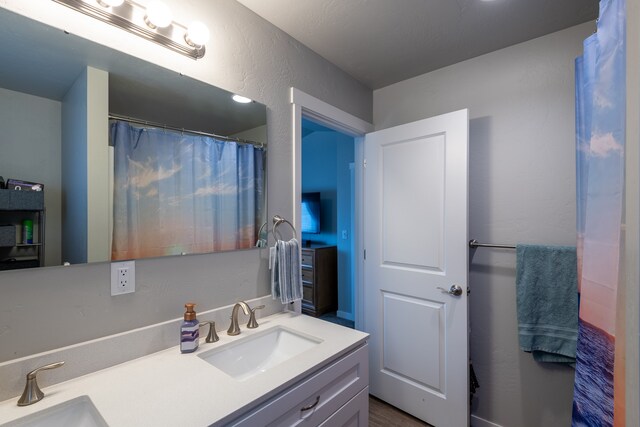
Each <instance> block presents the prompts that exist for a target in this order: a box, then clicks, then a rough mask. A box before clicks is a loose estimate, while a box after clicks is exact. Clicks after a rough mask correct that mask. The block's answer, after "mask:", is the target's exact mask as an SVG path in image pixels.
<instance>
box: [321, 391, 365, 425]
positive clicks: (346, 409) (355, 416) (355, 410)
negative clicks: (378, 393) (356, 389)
mask: <svg viewBox="0 0 640 427" xmlns="http://www.w3.org/2000/svg"><path fill="white" fill-rule="evenodd" d="M368 425H369V387H365V389H364V390H362V391H361V392H360V393H358V395H357V396H356V397H354V398H353V399H351V400H350V401H349V403H347V404H346V405H344V406H343V407H342V408H340V409H339V410H338V412H336V413H335V414H333V415H331V416H330V417H329V418H328V419H327V420H326V421H325V422H323V423H322V424H320V427H367V426H368Z"/></svg>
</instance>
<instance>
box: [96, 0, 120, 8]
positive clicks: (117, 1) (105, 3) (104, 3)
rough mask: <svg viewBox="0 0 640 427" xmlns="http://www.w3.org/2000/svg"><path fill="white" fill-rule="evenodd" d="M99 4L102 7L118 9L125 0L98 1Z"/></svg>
mask: <svg viewBox="0 0 640 427" xmlns="http://www.w3.org/2000/svg"><path fill="white" fill-rule="evenodd" d="M97 2H98V4H99V5H100V6H102V7H118V6H120V5H121V4H122V3H124V0H97Z"/></svg>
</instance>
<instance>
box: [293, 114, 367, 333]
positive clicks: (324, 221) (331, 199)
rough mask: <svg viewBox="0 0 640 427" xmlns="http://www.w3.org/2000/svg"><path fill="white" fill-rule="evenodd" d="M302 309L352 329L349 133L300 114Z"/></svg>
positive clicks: (352, 145)
mask: <svg viewBox="0 0 640 427" xmlns="http://www.w3.org/2000/svg"><path fill="white" fill-rule="evenodd" d="M301 155H302V170H301V172H302V182H301V185H302V187H301V191H302V193H301V226H300V230H301V239H302V241H301V243H302V248H303V249H302V253H303V257H302V259H303V261H304V262H303V263H302V269H303V272H302V277H303V288H304V291H303V295H304V296H305V298H304V299H303V301H302V313H304V314H309V315H312V316H316V317H321V318H323V319H325V320H328V321H331V322H334V323H338V324H341V325H343V326H348V327H351V328H353V327H354V321H355V304H354V300H355V286H354V282H355V265H354V264H355V260H356V253H355V243H354V228H355V226H354V223H355V217H354V213H355V210H354V204H355V138H354V137H353V136H350V135H347V134H345V133H343V132H340V131H337V130H334V129H331V128H329V127H326V126H324V125H322V124H320V123H318V122H316V121H314V120H312V119H309V118H307V117H305V116H303V118H302V153H301Z"/></svg>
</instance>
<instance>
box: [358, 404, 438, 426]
mask: <svg viewBox="0 0 640 427" xmlns="http://www.w3.org/2000/svg"><path fill="white" fill-rule="evenodd" d="M414 426H415V427H418V426H427V427H430V425H429V424H427V423H425V422H423V421H420V420H419V419H417V418H414V417H412V416H411V415H409V414H407V413H406V412H402V411H401V410H400V409H398V408H396V407H393V406H391V405H389V404H388V403H386V402H383V401H382V400H380V399H377V398H375V397H373V396H369V427H414Z"/></svg>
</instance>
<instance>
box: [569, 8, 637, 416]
mask: <svg viewBox="0 0 640 427" xmlns="http://www.w3.org/2000/svg"><path fill="white" fill-rule="evenodd" d="M625 21H626V18H625V2H624V0H602V1H601V2H600V18H599V20H598V31H597V32H596V33H595V34H593V35H592V36H591V37H589V38H588V39H586V40H585V42H584V54H583V55H582V56H581V57H580V58H578V59H577V60H576V144H577V151H576V166H577V168H576V172H577V211H578V216H577V228H578V243H577V247H578V285H579V290H580V322H579V333H578V346H577V355H576V376H575V386H574V398H573V419H572V425H573V426H575V427H578V426H580V427H581V426H624V425H625V418H624V416H625V413H624V411H625V408H624V403H625V396H624V391H625V383H624V335H625V334H624V315H623V313H622V307H623V306H624V304H623V303H621V302H620V301H619V295H618V280H619V278H620V271H621V269H620V259H621V258H620V257H621V250H622V249H621V247H622V246H621V243H622V233H623V228H622V220H623V203H624V146H625V114H626V113H625V109H626V106H625V84H626V82H625Z"/></svg>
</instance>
